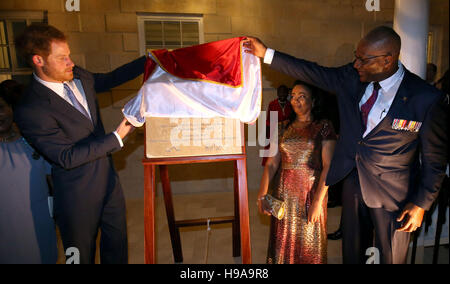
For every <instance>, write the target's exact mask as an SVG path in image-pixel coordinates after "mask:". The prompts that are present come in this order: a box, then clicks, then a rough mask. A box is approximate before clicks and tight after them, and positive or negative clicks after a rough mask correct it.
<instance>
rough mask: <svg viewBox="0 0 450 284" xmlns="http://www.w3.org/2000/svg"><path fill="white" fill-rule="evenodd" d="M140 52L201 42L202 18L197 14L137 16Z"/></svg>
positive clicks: (175, 47)
mask: <svg viewBox="0 0 450 284" xmlns="http://www.w3.org/2000/svg"><path fill="white" fill-rule="evenodd" d="M138 29H139V42H140V52H141V54H142V55H143V54H145V53H146V52H147V51H149V50H152V49H162V48H165V49H169V50H171V49H177V48H181V47H186V46H191V45H196V44H201V43H203V19H202V17H199V16H148V15H141V16H138Z"/></svg>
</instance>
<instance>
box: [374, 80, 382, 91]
mask: <svg viewBox="0 0 450 284" xmlns="http://www.w3.org/2000/svg"><path fill="white" fill-rule="evenodd" d="M373 89H374V90H375V91H377V92H378V91H379V90H380V89H381V85H380V83H378V82H374V83H373Z"/></svg>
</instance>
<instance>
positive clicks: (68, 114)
mask: <svg viewBox="0 0 450 284" xmlns="http://www.w3.org/2000/svg"><path fill="white" fill-rule="evenodd" d="M16 45H17V49H18V50H19V51H20V52H21V53H22V54H23V56H25V58H26V59H27V61H28V62H29V63H30V65H31V66H32V68H33V72H34V74H33V79H32V81H31V83H30V86H29V87H28V89H27V90H26V92H25V94H24V98H23V101H22V102H21V103H20V105H19V106H18V107H17V109H16V110H15V112H14V114H15V120H16V122H17V124H18V126H19V128H20V130H21V131H22V133H23V136H24V137H25V138H26V139H27V140H28V141H29V142H30V143H31V144H32V145H33V146H34V147H35V148H36V149H37V150H38V151H39V152H40V153H41V154H42V155H43V156H44V157H45V158H46V159H47V160H48V161H50V162H51V165H52V180H53V184H54V191H55V192H54V198H55V199H54V211H55V218H56V222H57V224H58V227H59V229H60V232H61V237H62V241H63V245H64V248H65V250H67V249H68V248H71V247H73V248H76V249H78V251H79V257H80V263H94V261H95V251H96V238H97V234H98V230H99V229H100V230H101V243H100V254H101V256H100V259H101V262H102V263H127V262H128V244H127V227H126V216H125V213H126V212H125V200H124V196H123V192H122V188H121V185H120V182H119V178H118V176H117V173H116V171H115V169H114V165H113V162H112V158H111V153H112V152H114V151H117V150H119V149H120V148H121V147H122V146H123V142H122V139H123V138H125V136H126V135H127V134H129V133H130V132H131V131H132V130H133V127H132V126H131V125H130V124H129V123H127V121H126V119H124V120H123V121H122V122H121V123H120V125H119V126H118V127H117V129H116V131H114V132H113V133H109V134H106V133H105V130H104V127H103V123H102V121H101V118H100V112H99V106H98V102H97V99H96V93H97V92H105V91H108V90H109V89H111V88H113V87H115V86H118V85H120V84H122V83H124V82H126V81H129V80H131V79H133V78H135V77H137V76H138V75H140V74H141V73H142V72H143V71H144V63H145V57H141V58H139V59H137V60H135V61H133V62H131V63H129V64H127V65H124V66H122V67H120V68H118V69H116V70H114V71H112V72H111V73H107V74H92V73H90V72H88V71H86V70H84V69H82V68H80V67H78V66H74V63H73V62H72V60H71V59H70V49H69V46H68V43H67V40H66V37H65V35H64V34H63V33H62V32H61V31H59V30H57V29H56V28H54V27H52V26H49V25H46V24H33V25H31V26H29V27H27V29H26V30H25V32H24V33H23V34H22V35H21V36H20V37H19V38H17V39H16ZM18 210H20V208H18ZM70 256H72V255H70Z"/></svg>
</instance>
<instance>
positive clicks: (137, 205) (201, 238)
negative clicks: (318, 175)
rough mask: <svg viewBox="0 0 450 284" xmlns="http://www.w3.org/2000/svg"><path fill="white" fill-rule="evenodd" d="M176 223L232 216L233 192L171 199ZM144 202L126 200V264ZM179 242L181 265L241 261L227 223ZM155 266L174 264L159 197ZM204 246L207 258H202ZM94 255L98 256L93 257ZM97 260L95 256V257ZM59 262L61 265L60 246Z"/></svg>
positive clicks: (331, 222)
mask: <svg viewBox="0 0 450 284" xmlns="http://www.w3.org/2000/svg"><path fill="white" fill-rule="evenodd" d="M256 194H257V192H256V191H250V192H249V211H250V229H251V232H250V236H251V246H252V262H253V263H265V257H266V252H267V244H268V236H269V217H266V216H261V215H259V214H258V213H257V208H256V204H255V202H254V201H255V200H256ZM173 202H174V208H175V216H176V219H177V220H181V219H196V218H208V217H218V216H228V215H233V193H232V192H215V193H201V194H199V193H195V194H194V193H192V194H183V195H174V196H173ZM328 210H329V211H328V231H329V232H334V231H335V230H336V229H337V227H338V226H339V218H340V211H341V208H340V207H336V208H331V209H328ZM143 213H144V202H143V200H142V199H133V200H127V220H128V240H129V262H130V263H131V264H139V263H144V214H143ZM180 232H181V242H182V249H183V257H184V263H185V264H203V263H209V264H221V263H224V264H234V263H241V259H240V258H239V257H238V258H233V257H232V242H231V224H223V225H213V226H211V232H210V235H209V241H208V242H207V241H206V240H207V230H206V226H199V227H187V228H182V229H181V231H180ZM156 238H157V240H156V246H157V263H174V260H173V255H172V247H171V243H170V235H169V230H168V226H167V218H166V213H165V207H164V202H163V198H162V196H157V200H156ZM207 247H208V255H207V259H206V253H207ZM97 255H98V254H97ZM439 256H440V258H439V263H449V254H448V247H447V248H446V247H444V246H441V249H440V255H439ZM431 257H432V248H426V249H425V251H424V261H423V262H424V263H431ZM97 259H98V256H97ZM59 263H64V258H63V250H62V248H61V247H60V258H59ZM328 263H330V264H339V263H342V257H341V241H329V242H328Z"/></svg>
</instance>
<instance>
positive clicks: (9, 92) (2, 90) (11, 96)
mask: <svg viewBox="0 0 450 284" xmlns="http://www.w3.org/2000/svg"><path fill="white" fill-rule="evenodd" d="M22 92H23V85H22V84H20V83H18V82H17V81H14V80H5V81H3V82H1V83H0V98H2V99H3V100H4V101H5V102H6V103H7V104H8V105H10V106H11V107H13V106H14V105H15V104H16V103H18V102H19V100H20V97H21V95H22Z"/></svg>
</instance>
